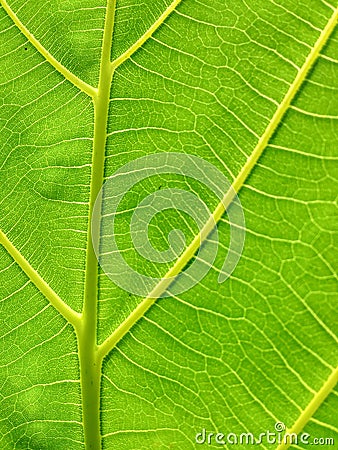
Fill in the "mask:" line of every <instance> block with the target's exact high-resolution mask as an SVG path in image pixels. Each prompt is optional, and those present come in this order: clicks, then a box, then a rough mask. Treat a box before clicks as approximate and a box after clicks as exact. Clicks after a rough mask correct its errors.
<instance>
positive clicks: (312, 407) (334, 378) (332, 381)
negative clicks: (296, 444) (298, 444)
mask: <svg viewBox="0 0 338 450" xmlns="http://www.w3.org/2000/svg"><path fill="white" fill-rule="evenodd" d="M337 382H338V368H337V369H336V370H334V371H333V372H332V373H331V374H330V375H329V377H328V379H327V380H326V381H325V383H324V385H323V386H322V388H321V389H320V390H319V391H318V392H317V394H315V395H314V397H313V399H312V400H311V401H310V403H309V404H308V405H307V407H306V408H305V409H304V411H302V413H301V414H300V416H299V417H298V419H297V420H296V422H295V423H294V425H293V426H292V428H290V429H288V430H287V433H288V434H289V435H291V434H293V433H295V434H296V435H298V434H299V433H300V432H301V431H302V430H303V428H304V427H305V425H306V424H307V423H308V421H309V420H310V419H311V417H312V416H313V415H314V413H315V412H316V411H317V409H318V408H319V406H320V405H321V404H322V403H323V402H324V400H325V399H326V398H327V397H328V396H329V394H330V393H331V392H332V390H333V389H334V387H335V386H336V384H337ZM290 445H291V443H290V439H288V440H287V442H282V443H281V444H279V445H278V447H277V449H276V450H287V449H288V448H289V447H290Z"/></svg>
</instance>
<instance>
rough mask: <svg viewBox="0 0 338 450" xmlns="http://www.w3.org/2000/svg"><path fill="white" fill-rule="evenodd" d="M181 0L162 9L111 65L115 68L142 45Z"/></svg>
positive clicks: (175, 0)
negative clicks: (145, 29) (153, 20)
mask: <svg viewBox="0 0 338 450" xmlns="http://www.w3.org/2000/svg"><path fill="white" fill-rule="evenodd" d="M181 1H182V0H174V1H173V2H172V3H171V5H169V6H168V8H167V9H166V10H165V11H164V13H163V14H161V16H160V17H159V18H158V19H157V20H156V22H154V23H153V25H152V26H151V27H150V28H149V29H148V30H147V31H146V32H145V33H144V34H143V35H142V36H141V37H140V38H139V39H138V40H137V41H136V42H135V44H133V45H132V46H131V47H130V48H129V49H128V50H126V51H125V52H124V53H122V55H121V56H119V57H118V58H116V59H115V60H114V61H113V62H112V67H113V68H114V69H116V68H117V67H118V66H120V65H121V64H122V63H123V62H124V61H126V60H127V59H129V58H130V57H131V55H133V54H134V53H135V52H136V51H137V50H138V49H139V48H140V47H142V45H143V44H144V43H145V42H146V41H147V40H148V39H149V38H150V37H151V36H152V35H153V34H154V33H155V31H156V30H157V29H158V28H159V27H160V26H161V25H162V24H163V22H164V21H165V19H166V18H167V17H168V16H169V15H170V14H171V13H172V12H173V11H174V10H175V8H176V7H177V5H178V4H179V3H180V2H181Z"/></svg>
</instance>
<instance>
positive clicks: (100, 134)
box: [76, 0, 116, 450]
mask: <svg viewBox="0 0 338 450" xmlns="http://www.w3.org/2000/svg"><path fill="white" fill-rule="evenodd" d="M115 8H116V0H107V8H106V17H105V24H104V32H103V41H102V53H101V63H100V77H99V86H98V92H97V95H96V96H95V97H94V142H93V156H92V173H91V182H90V199H89V215H88V232H87V248H86V269H85V289H84V302H83V311H82V321H81V324H80V327H79V328H78V329H76V332H77V338H78V346H79V361H80V382H81V394H82V420H83V428H84V437H85V447H86V448H88V449H92V450H99V449H100V448H101V428H100V393H101V391H100V386H101V363H102V360H100V359H99V358H98V354H97V306H98V298H97V286H98V261H97V258H96V255H95V252H94V248H93V243H92V232H91V222H92V215H93V208H94V204H95V201H96V198H97V196H98V193H99V191H100V189H101V187H102V184H103V175H104V161H105V149H106V139H107V123H108V108H109V98H110V88H111V83H112V77H113V72H114V71H113V68H112V66H111V60H110V55H111V46H112V38H113V29H114V17H115Z"/></svg>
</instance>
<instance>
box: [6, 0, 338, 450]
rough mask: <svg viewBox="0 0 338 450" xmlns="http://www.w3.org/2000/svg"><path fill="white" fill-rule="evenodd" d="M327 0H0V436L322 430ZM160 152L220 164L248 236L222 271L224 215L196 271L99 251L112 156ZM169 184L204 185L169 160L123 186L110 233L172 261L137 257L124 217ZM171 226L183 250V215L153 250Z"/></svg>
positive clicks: (331, 119)
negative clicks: (127, 275)
mask: <svg viewBox="0 0 338 450" xmlns="http://www.w3.org/2000/svg"><path fill="white" fill-rule="evenodd" d="M295 3H297V4H295ZM336 6H337V5H334V4H333V3H331V4H330V3H329V2H326V1H319V0H318V1H317V0H311V1H309V2H306V3H302V2H292V1H288V0H281V1H279V2H275V1H269V2H266V1H265V2H264V1H260V0H257V1H255V2H247V1H244V0H243V1H240V0H236V1H235V2H226V1H223V0H222V1H221V0H203V1H198V0H182V1H181V2H180V1H178V0H176V1H173V2H169V1H167V0H166V1H164V0H156V1H150V0H146V1H144V2H142V4H141V3H140V4H137V5H134V4H133V3H130V2H128V1H127V0H121V1H118V2H117V3H116V4H115V2H114V1H109V2H108V5H106V3H105V2H102V1H101V3H100V2H98V1H97V0H81V1H79V0H76V1H72V2H69V1H65V2H56V1H50V2H36V1H33V0H25V1H22V0H16V1H15V0H8V1H4V0H2V1H1V9H0V30H1V46H0V67H1V74H2V77H1V80H0V85H1V104H0V127H1V152H0V173H1V175H0V176H1V182H2V183H1V200H0V201H1V215H0V229H1V230H2V231H1V232H0V233H1V234H0V243H1V244H2V246H1V247H0V297H1V303H0V305H1V317H2V326H1V341H0V342H1V355H2V358H1V370H0V376H1V398H0V402H1V407H0V411H1V421H0V444H1V448H4V449H5V450H7V449H9V450H12V449H14V448H15V449H25V450H26V449H32V450H40V449H42V448H46V449H51V450H56V449H60V450H61V449H62V450H64V449H65V448H67V449H74V450H77V449H81V448H82V449H86V450H88V449H90V448H92V449H95V450H99V448H101V445H102V448H105V449H114V448H122V449H126V450H132V449H135V450H136V449H137V450H140V449H149V448H151V449H157V448H158V449H171V448H173V449H179V450H187V449H193V448H198V447H200V445H198V444H197V443H196V441H195V436H196V434H197V433H199V432H201V431H202V430H203V429H206V430H207V431H208V432H212V433H215V434H216V433H217V432H222V433H224V434H227V433H230V432H231V433H236V434H238V435H240V434H241V433H245V432H251V433H253V434H254V435H255V436H257V437H258V435H259V433H261V432H264V431H266V430H270V431H274V426H275V424H276V423H277V422H283V423H284V424H285V425H286V427H287V428H288V429H289V430H291V431H295V432H297V433H299V432H301V431H302V430H303V429H304V430H305V431H306V432H308V433H309V434H310V435H311V438H313V437H319V438H320V437H333V438H335V439H336V442H338V435H337V434H338V433H337V427H338V424H337V419H336V418H335V415H334V411H335V410H336V406H337V405H336V404H337V400H336V399H337V393H336V392H335V391H334V387H335V383H336V381H337V370H336V367H337V360H338V352H337V336H336V334H337V294H336V293H337V277H336V263H335V252H334V247H335V244H336V242H337V241H336V232H337V226H336V220H335V219H336V203H335V201H336V192H337V169H336V163H337V148H338V112H337V111H338V101H337V91H338V34H337V28H335V25H336V22H337V14H338V13H337V9H336ZM163 152H167V153H174V152H180V153H184V154H187V155H196V156H199V157H202V158H203V159H205V160H206V161H208V162H210V163H212V164H213V165H214V166H215V167H216V168H218V169H219V170H220V171H221V172H222V173H224V175H225V176H226V177H227V178H228V179H229V181H230V182H231V183H232V184H233V186H234V187H235V190H236V191H237V192H238V193H239V198H240V200H241V203H242V205H243V209H244V213H245V220H246V242H245V247H244V251H243V254H242V256H241V259H240V262H239V264H238V265H237V267H236V270H235V271H234V272H233V274H232V275H231V277H230V278H229V279H227V280H226V281H225V282H224V283H223V284H219V283H218V277H219V274H220V272H221V271H222V265H223V261H224V260H225V258H226V254H227V251H228V246H229V224H228V219H227V217H228V216H227V214H223V215H222V214H219V216H221V217H218V219H219V221H218V232H219V239H220V243H221V245H220V248H219V251H218V253H217V257H216V260H215V262H214V264H213V266H212V267H211V268H210V271H209V272H208V274H207V276H206V277H205V278H204V279H203V280H202V281H201V282H199V283H198V284H196V286H194V287H193V288H192V289H190V290H189V291H187V292H184V293H183V294H180V295H179V296H175V297H169V298H160V299H158V300H156V299H150V298H148V297H146V298H142V297H138V296H136V295H132V294H130V293H128V292H125V291H124V290H122V289H121V288H119V287H118V286H117V285H116V284H114V283H112V281H111V280H110V279H109V277H108V276H107V275H106V274H105V273H104V272H103V271H102V269H99V267H98V263H97V259H96V257H95V254H94V252H93V249H92V243H91V230H90V224H91V217H92V210H93V206H94V202H95V199H96V196H97V194H98V192H99V191H100V189H101V186H102V184H103V182H104V181H105V180H106V179H107V178H109V176H110V175H112V174H113V173H114V172H115V171H116V170H117V169H119V168H121V167H122V166H123V165H124V164H126V163H128V162H130V161H133V160H135V159H137V158H139V157H142V156H145V155H152V154H158V153H163ZM172 187H175V188H180V189H186V190H188V191H190V192H198V194H199V195H200V197H201V198H202V199H203V200H204V201H205V202H206V203H207V204H208V206H209V208H210V210H211V211H214V210H215V209H217V207H218V202H219V200H218V199H216V198H215V197H214V196H212V195H211V194H210V192H209V191H208V190H207V189H205V187H203V186H202V185H201V184H200V183H198V182H195V181H194V180H190V179H188V178H185V177H181V176H178V175H172V176H166V175H164V176H161V177H153V178H151V177H150V178H149V179H147V180H145V182H144V183H143V184H140V185H136V186H135V187H134V188H133V189H132V192H131V193H129V194H128V195H126V197H125V198H124V200H123V202H122V203H121V208H120V213H119V217H118V221H117V223H116V236H117V241H118V243H119V248H121V249H123V254H124V256H125V258H126V260H128V261H129V262H130V263H131V264H133V265H134V267H135V268H136V269H137V270H138V271H140V272H142V271H143V272H144V273H145V274H147V275H151V276H155V277H163V276H165V274H166V273H168V271H170V270H172V267H173V266H174V267H178V266H175V262H174V263H165V264H157V263H151V262H147V261H144V260H143V259H142V258H140V257H138V256H137V255H136V252H135V250H134V249H133V246H132V240H131V237H130V235H129V223H130V219H131V216H132V213H133V211H134V210H135V208H136V206H137V205H138V204H139V202H140V201H142V200H143V199H144V198H145V197H146V195H148V194H150V193H151V192H153V191H154V190H160V189H164V188H172ZM230 207H231V206H230ZM173 228H178V229H182V230H183V231H184V232H185V235H186V239H187V249H186V251H185V253H184V256H183V259H182V261H183V262H184V263H186V264H188V263H189V261H190V260H191V259H192V258H193V257H194V254H195V250H196V248H193V247H191V246H190V247H189V243H191V242H192V241H193V240H194V237H196V234H197V231H196V227H195V225H194V223H193V222H192V221H191V219H190V218H189V217H188V216H187V215H185V214H183V213H180V212H177V211H173V210H171V211H167V212H165V213H163V215H159V216H158V217H157V218H155V219H154V221H153V222H152V224H151V227H150V228H149V238H150V240H151V242H152V243H153V245H154V247H155V248H157V249H159V250H162V251H163V250H166V249H167V248H168V238H167V237H168V234H169V233H170V231H171V230H172V229H173ZM203 245H204V246H205V247H206V248H208V246H210V245H211V237H209V238H207V239H206V241H205V242H204V244H203ZM184 265H185V264H184ZM181 269H183V267H181V268H177V270H176V269H175V270H176V273H179V272H180V270H181ZM176 273H175V274H176ZM161 293H162V291H161V292H160V294H159V296H160V295H161ZM331 391H332V392H331ZM100 441H101V443H100ZM210 446H211V448H219V447H220V446H219V445H217V444H216V443H215V440H214V438H213V440H212V442H211V444H210ZM261 446H262V448H266V449H268V448H271V449H277V448H278V450H282V449H284V448H287V447H288V446H287V445H283V444H280V445H279V446H278V444H269V443H268V442H266V441H265V442H263V443H262V444H261ZM238 448H247V447H246V446H245V444H243V445H241V444H238ZM294 448H307V446H306V445H304V444H301V443H299V444H298V446H294ZM328 448H329V447H328Z"/></svg>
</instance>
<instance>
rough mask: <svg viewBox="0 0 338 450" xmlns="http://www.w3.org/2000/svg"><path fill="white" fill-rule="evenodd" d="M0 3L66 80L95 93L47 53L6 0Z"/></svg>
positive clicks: (91, 95)
mask: <svg viewBox="0 0 338 450" xmlns="http://www.w3.org/2000/svg"><path fill="white" fill-rule="evenodd" d="M1 5H2V6H3V8H4V10H5V11H6V12H7V14H8V15H9V17H10V18H11V19H12V20H13V22H14V23H15V25H16V26H17V27H18V28H19V30H20V31H21V32H22V34H24V35H25V36H26V38H27V39H28V40H29V42H30V43H31V44H32V45H33V46H34V47H35V48H36V50H37V51H38V52H39V53H41V55H42V56H43V57H44V58H45V59H46V60H47V61H48V62H49V63H50V64H51V65H52V66H53V67H54V69H56V70H57V71H58V72H59V73H61V74H62V75H63V76H64V77H65V78H66V79H67V80H68V81H70V82H71V83H73V84H74V85H75V86H76V87H77V88H79V89H81V91H83V92H84V93H86V94H87V95H89V96H90V97H94V96H95V95H96V93H97V89H96V88H95V87H93V86H91V85H90V84H87V83H86V82H85V81H83V80H81V79H80V78H78V77H77V76H76V75H74V74H73V73H72V72H70V71H69V70H68V69H66V67H64V66H63V65H62V64H61V63H60V62H59V61H57V60H56V59H55V58H54V56H53V55H51V54H50V53H49V51H48V50H47V49H45V47H44V46H43V45H41V44H40V42H39V41H38V40H37V39H36V38H35V36H34V35H33V34H32V33H31V32H30V31H29V30H28V29H27V28H26V27H25V25H24V24H23V23H22V22H21V21H20V19H19V18H18V17H17V15H16V14H15V12H14V11H13V10H12V9H11V8H10V6H9V5H8V3H7V2H6V0H1Z"/></svg>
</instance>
